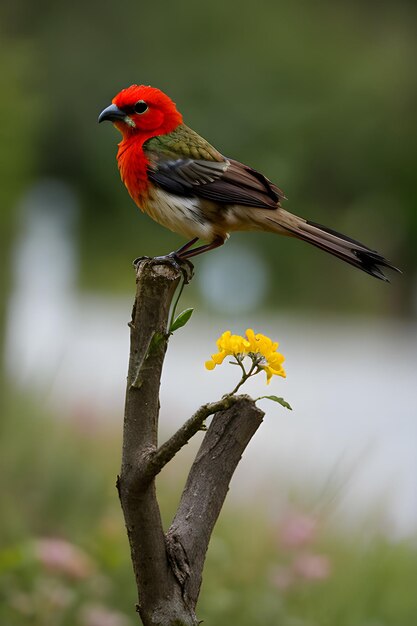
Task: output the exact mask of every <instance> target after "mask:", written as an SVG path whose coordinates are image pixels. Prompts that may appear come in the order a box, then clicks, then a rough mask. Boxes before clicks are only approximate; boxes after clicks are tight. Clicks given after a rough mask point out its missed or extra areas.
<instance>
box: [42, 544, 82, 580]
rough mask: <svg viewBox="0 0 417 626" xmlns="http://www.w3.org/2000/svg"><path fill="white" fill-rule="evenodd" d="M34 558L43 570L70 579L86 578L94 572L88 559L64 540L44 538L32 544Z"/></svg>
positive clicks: (78, 549)
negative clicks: (63, 575)
mask: <svg viewBox="0 0 417 626" xmlns="http://www.w3.org/2000/svg"><path fill="white" fill-rule="evenodd" d="M34 551H35V555H36V558H37V559H38V560H39V562H40V563H41V564H42V565H43V566H44V567H45V569H47V570H49V571H51V572H56V573H60V574H65V575H67V576H70V577H71V578H78V579H82V578H87V577H88V576H90V575H91V574H92V572H93V571H94V564H93V561H92V560H91V559H90V557H89V556H88V555H87V554H86V553H85V552H84V551H83V550H81V549H80V548H78V547H77V546H75V545H73V544H72V543H69V542H68V541H65V540H64V539H56V538H46V539H37V540H36V541H35V542H34Z"/></svg>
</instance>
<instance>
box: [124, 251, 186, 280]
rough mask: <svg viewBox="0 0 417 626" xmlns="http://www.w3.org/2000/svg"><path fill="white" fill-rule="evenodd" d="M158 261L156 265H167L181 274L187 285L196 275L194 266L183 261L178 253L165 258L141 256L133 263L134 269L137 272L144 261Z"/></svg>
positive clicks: (172, 253) (167, 255)
mask: <svg viewBox="0 0 417 626" xmlns="http://www.w3.org/2000/svg"><path fill="white" fill-rule="evenodd" d="M147 260H151V261H156V263H165V264H166V265H171V266H172V267H174V268H175V269H176V270H177V271H178V272H181V274H182V276H183V278H184V282H185V284H186V285H187V284H188V283H189V282H190V280H191V279H192V277H193V274H194V265H193V264H192V263H191V261H188V259H183V258H182V257H181V256H180V255H179V254H177V252H170V253H169V254H166V255H164V256H155V257H149V256H139V257H138V258H137V259H135V260H134V261H133V267H134V268H135V270H136V271H137V270H138V268H139V265H140V263H141V262H142V261H147Z"/></svg>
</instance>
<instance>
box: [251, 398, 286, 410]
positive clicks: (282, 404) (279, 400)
mask: <svg viewBox="0 0 417 626" xmlns="http://www.w3.org/2000/svg"><path fill="white" fill-rule="evenodd" d="M263 399H266V400H272V401H273V402H278V404H280V405H281V406H283V407H284V408H285V409H289V410H290V411H292V407H291V406H290V405H289V404H288V402H287V401H286V400H284V398H278V396H261V397H260V398H257V400H263Z"/></svg>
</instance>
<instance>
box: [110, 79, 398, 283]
mask: <svg viewBox="0 0 417 626" xmlns="http://www.w3.org/2000/svg"><path fill="white" fill-rule="evenodd" d="M104 121H110V122H112V123H113V125H114V126H115V127H116V128H117V130H118V131H120V132H121V134H122V140H121V142H120V143H119V144H118V152H117V163H118V168H119V171H120V176H121V179H122V181H123V183H124V184H125V186H126V187H127V190H128V192H129V194H130V196H131V198H132V199H133V201H134V202H135V203H136V204H137V206H138V207H139V208H140V209H141V210H142V211H143V212H145V213H147V214H148V215H149V216H150V217H151V218H152V219H153V220H155V221H156V222H158V223H159V224H161V225H162V226H164V227H166V228H168V229H170V230H171V231H173V232H175V233H177V234H180V235H182V236H184V237H186V238H187V239H188V240H189V241H187V243H185V244H184V245H183V246H182V247H180V248H179V249H178V250H176V251H175V252H172V253H170V254H171V255H173V256H174V257H175V258H176V259H187V260H188V259H191V258H192V257H195V256H197V255H199V254H202V253H204V252H208V251H209V250H213V249H215V248H218V247H220V246H222V245H223V244H224V243H225V242H226V241H227V239H228V238H229V236H230V233H232V232H234V231H264V232H270V233H276V234H278V235H285V236H290V237H295V238H296V239H301V240H303V241H306V242H308V243H310V244H312V245H313V246H315V247H317V248H320V249H321V250H324V251H326V252H329V253H330V254H332V255H334V256H335V257H338V258H339V259H342V260H343V261H345V262H346V263H350V264H351V265H353V266H354V267H357V268H359V269H360V270H362V271H364V272H366V273H367V274H370V275H371V276H374V277H375V278H378V279H380V280H384V281H387V282H389V281H388V278H387V277H386V276H385V274H384V273H383V271H382V268H391V269H393V270H395V271H400V270H398V268H396V267H395V266H394V265H392V263H391V262H390V261H388V260H387V259H385V258H384V257H383V256H382V255H381V254H379V253H378V252H376V251H375V250H372V249H371V248H368V247H367V246H365V245H364V244H362V243H361V242H359V241H356V240H355V239H352V238H351V237H348V236H347V235H344V234H342V233H339V232H337V231H335V230H333V229H331V228H328V227H326V226H322V225H320V224H317V223H315V222H313V221H310V220H307V219H304V218H302V217H298V216H297V215H294V214H292V213H290V212H289V211H287V210H286V209H284V208H283V207H282V202H283V201H284V200H286V197H285V195H284V192H283V191H282V190H281V189H280V188H279V187H277V186H276V185H275V184H274V183H273V182H271V181H270V180H269V179H268V178H267V177H266V176H264V175H263V174H262V173H260V172H258V171H257V170H256V169H253V168H252V167H250V166H248V165H245V164H243V163H240V162H239V161H236V160H234V159H232V158H228V157H226V156H224V155H223V154H221V152H219V151H218V150H217V149H216V148H215V147H214V146H212V145H211V144H210V143H209V142H208V141H206V139H204V138H203V137H201V136H200V135H199V134H198V133H197V132H195V131H194V130H192V129H191V128H189V127H188V126H186V125H185V124H184V122H183V117H182V115H181V113H180V112H179V111H178V109H177V106H176V104H175V103H174V102H173V100H171V98H170V97H169V96H168V95H166V94H165V93H164V92H163V91H161V90H160V89H157V88H156V87H151V86H150V85H130V87H127V88H125V89H122V91H120V92H119V93H118V94H117V95H116V96H115V97H114V98H113V100H112V103H111V104H110V105H109V106H107V107H106V108H105V109H104V110H103V111H102V112H101V113H100V115H99V117H98V122H99V123H100V122H104ZM197 242H200V244H199V245H197V246H195V244H197ZM193 246H194V247H193Z"/></svg>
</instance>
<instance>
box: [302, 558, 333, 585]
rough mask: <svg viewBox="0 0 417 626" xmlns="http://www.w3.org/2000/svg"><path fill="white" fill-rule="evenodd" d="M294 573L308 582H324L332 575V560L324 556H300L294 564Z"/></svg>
mask: <svg viewBox="0 0 417 626" xmlns="http://www.w3.org/2000/svg"><path fill="white" fill-rule="evenodd" d="M292 569H293V572H294V573H295V574H296V575H297V576H299V577H300V578H304V579H306V580H324V579H326V578H328V577H329V576H330V574H331V563H330V559H329V558H328V557H327V556H325V555H324V554H310V553H304V554H299V555H298V556H297V557H296V558H295V559H294V561H293V564H292Z"/></svg>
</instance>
